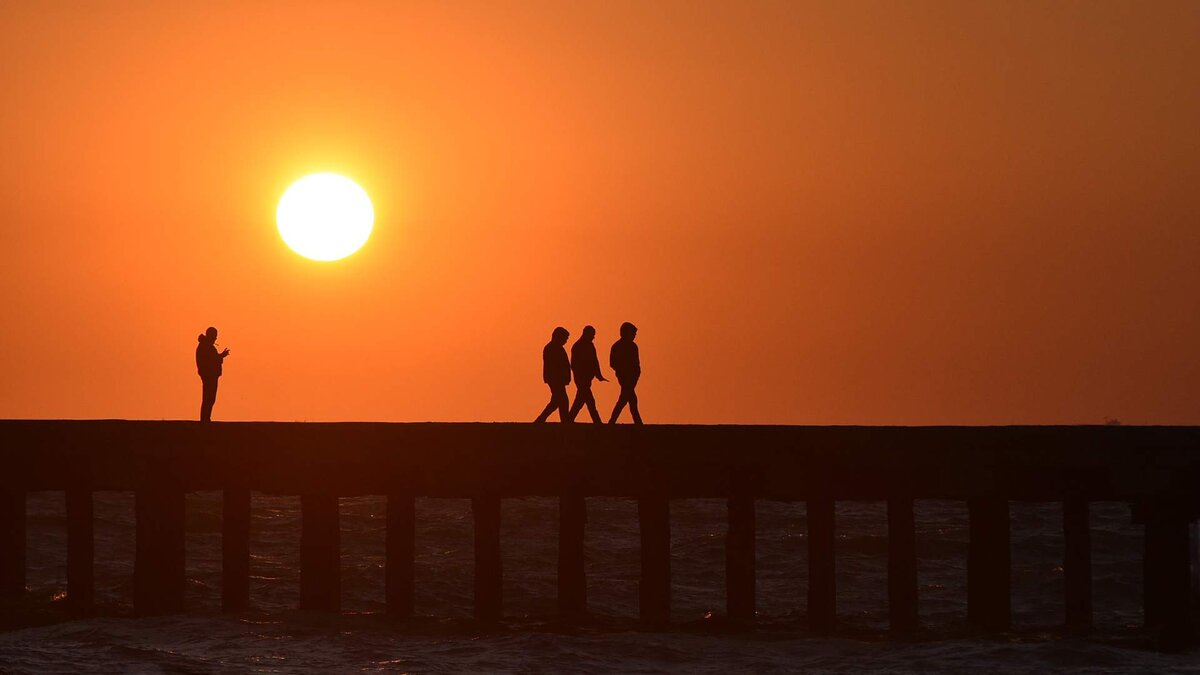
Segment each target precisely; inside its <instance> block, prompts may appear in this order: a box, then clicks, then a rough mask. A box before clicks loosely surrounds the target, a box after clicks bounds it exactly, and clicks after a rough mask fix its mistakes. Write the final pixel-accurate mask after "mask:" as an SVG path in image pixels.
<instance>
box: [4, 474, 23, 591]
mask: <svg viewBox="0 0 1200 675" xmlns="http://www.w3.org/2000/svg"><path fill="white" fill-rule="evenodd" d="M24 592H25V491H24V490H18V489H16V488H13V487H10V486H0V597H6V598H11V597H16V596H19V595H21V594H22V593H24Z"/></svg>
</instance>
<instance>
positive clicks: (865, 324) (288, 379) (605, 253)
mask: <svg viewBox="0 0 1200 675" xmlns="http://www.w3.org/2000/svg"><path fill="white" fill-rule="evenodd" d="M245 4H253V5H254V7H253V8H250V9H247V8H246V7H244V6H242V5H245ZM446 5H449V6H446ZM0 62H2V63H3V64H4V67H3V69H0V96H2V100H3V106H0V243H2V244H3V252H4V261H3V265H0V283H2V284H3V289H4V300H3V311H2V312H0V328H3V336H4V341H3V350H2V351H0V354H2V355H0V371H2V372H3V379H2V382H3V384H2V385H0V417H81V418H89V417H128V418H190V417H194V416H195V415H196V414H197V407H198V404H199V396H200V382H199V379H198V378H197V376H196V373H195V366H194V363H193V350H194V348H195V344H196V335H197V334H198V333H199V332H200V331H202V330H203V329H204V328H205V327H206V326H208V325H210V324H213V325H216V326H217V327H218V328H220V329H221V339H220V341H219V342H220V344H221V345H222V346H229V347H230V348H231V349H232V352H233V354H232V356H231V357H230V360H229V361H228V362H227V365H226V376H225V377H224V378H223V379H222V382H221V392H220V398H219V399H218V402H217V407H216V412H215V415H214V416H215V417H216V418H217V419H272V420H294V419H299V420H341V419H355V420H370V419H378V420H526V419H532V418H533V416H534V415H536V414H537V412H538V411H540V410H541V408H542V406H543V404H544V403H545V399H546V398H547V394H546V390H545V388H544V385H542V383H541V365H540V354H541V348H542V345H543V344H544V343H545V342H546V340H547V339H548V337H549V334H550V331H551V329H552V328H553V327H554V326H555V325H558V324H562V325H564V326H566V327H567V328H568V329H569V330H570V331H571V332H572V340H574V338H575V336H577V335H578V333H579V331H580V328H582V326H583V325H584V324H585V323H592V324H594V325H596V327H597V328H598V329H599V337H598V339H597V343H598V344H599V345H600V351H601V353H602V359H604V360H606V358H605V357H606V356H607V350H608V345H609V344H610V343H611V342H612V340H614V339H615V338H616V332H617V327H618V326H619V324H620V323H621V322H622V321H625V320H630V321H633V322H634V323H636V324H638V326H639V327H640V329H641V330H640V333H639V342H640V343H641V345H642V347H641V349H642V359H643V368H644V376H643V379H642V384H641V386H640V387H639V394H640V398H641V407H642V413H643V415H644V416H645V417H646V419H647V421H649V422H763V423H766V422H771V423H803V424H809V423H812V424H843V423H867V424H884V423H900V424H926V423H961V424H977V423H1055V422H1101V421H1103V419H1104V418H1105V417H1106V416H1109V417H1118V418H1120V419H1121V420H1122V421H1124V422H1126V423H1200V313H1198V312H1197V303H1198V302H1200V123H1198V122H1200V86H1198V85H1197V73H1200V4H1198V3H1196V2H1192V1H1190V0H1189V1H1184V2H1168V1H1166V0H1163V1H1161V2H1150V3H1140V2H1128V3H1108V2H1079V3H1068V2H1055V3H1044V2H1029V3H1019V2H995V3H984V2H970V3H960V2H945V3H923V2H911V3H879V4H877V5H876V4H873V3H842V2H829V3H821V4H807V3H801V2H779V3H763V4H752V3H740V2H729V3H696V2H681V3H678V4H671V3H666V2H653V3H642V2H636V3H612V2H602V3H595V4H590V5H584V4H582V3H564V2H546V3H520V4H503V3H492V2H487V3H479V4H478V6H475V7H470V8H468V7H467V6H466V5H465V4H462V3H428V4H413V5H403V4H401V3H395V2H378V3H358V4H356V5H355V6H354V7H353V8H348V7H346V6H343V3H331V4H329V5H327V6H321V5H319V4H311V5H304V4H301V3H294V2H287V3H284V2H280V3H233V2H229V3H225V2H196V3H193V4H191V5H185V4H184V3H161V2H148V3H144V4H137V3H131V2H120V3H114V4H112V5H111V6H108V7H102V6H101V3H71V4H66V3H64V4H61V5H59V4H58V3H42V2H37V3H34V2H28V3H5V4H4V5H2V6H0ZM315 171H335V172H340V173H343V174H345V175H348V176H350V177H352V178H354V179H355V180H357V181H358V182H359V183H360V184H361V185H362V186H363V187H364V188H366V190H367V191H368V192H369V193H370V195H371V197H372V199H373V200H374V203H375V209H376V227H375V233H374V235H373V237H372V239H371V240H370V242H368V244H367V245H366V247H364V248H363V249H362V250H361V251H360V252H359V253H357V254H355V255H354V256H352V257H350V258H347V259H345V260H343V261H341V262H335V263H315V262H311V261H308V260H306V259H303V258H300V257H299V256H297V255H295V254H293V253H292V252H290V251H289V250H288V249H287V248H286V247H285V246H284V244H283V243H282V241H281V240H280V238H279V236H278V234H277V232H276V229H275V222H274V209H275V205H276V202H277V200H278V198H279V196H280V195H281V194H282V192H283V190H284V189H285V188H286V187H287V185H288V184H289V183H291V182H292V181H293V180H295V179H297V178H299V177H301V176H303V175H305V174H306V173H311V172H315ZM596 392H597V398H598V399H599V403H600V407H601V409H602V410H603V411H605V413H606V412H607V410H608V409H609V408H610V407H611V405H612V403H613V401H614V399H615V397H616V393H617V390H616V386H615V383H614V384H600V385H597V389H596Z"/></svg>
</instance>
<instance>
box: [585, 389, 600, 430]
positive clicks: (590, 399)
mask: <svg viewBox="0 0 1200 675" xmlns="http://www.w3.org/2000/svg"><path fill="white" fill-rule="evenodd" d="M585 403H586V404H587V409H588V413H589V414H591V416H592V424H600V411H599V410H596V395H595V394H593V393H592V390H591V389H588V396H587V401H585Z"/></svg>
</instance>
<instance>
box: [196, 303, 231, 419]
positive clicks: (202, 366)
mask: <svg viewBox="0 0 1200 675" xmlns="http://www.w3.org/2000/svg"><path fill="white" fill-rule="evenodd" d="M196 341H197V342H199V343H200V344H198V345H196V372H198V373H200V381H201V382H202V383H203V387H202V392H203V393H202V394H201V398H200V421H201V422H211V421H212V409H213V404H214V403H216V402H217V380H218V379H220V377H221V364H223V363H224V362H225V357H226V356H229V348H228V347H227V348H226V349H225V351H223V352H219V353H218V352H217V329H216V328H213V327H212V326H209V327H208V330H206V331H204V333H203V334H202V335H200V336H199V337H198V338H196Z"/></svg>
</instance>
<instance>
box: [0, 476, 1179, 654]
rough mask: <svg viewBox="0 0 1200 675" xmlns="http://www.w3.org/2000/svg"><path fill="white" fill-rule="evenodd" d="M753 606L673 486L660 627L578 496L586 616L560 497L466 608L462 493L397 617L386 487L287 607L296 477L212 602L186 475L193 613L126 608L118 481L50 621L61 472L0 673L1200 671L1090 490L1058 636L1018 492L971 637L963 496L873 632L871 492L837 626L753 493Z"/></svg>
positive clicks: (424, 502) (629, 511) (1136, 548)
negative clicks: (1071, 625)
mask: <svg viewBox="0 0 1200 675" xmlns="http://www.w3.org/2000/svg"><path fill="white" fill-rule="evenodd" d="M757 506H758V512H757V514H758V523H757V526H758V541H757V549H758V597H757V601H758V609H759V626H758V627H757V628H755V629H754V630H751V631H749V632H743V633H730V632H728V631H726V630H725V625H724V622H723V621H722V615H723V614H724V605H725V598H724V549H723V546H724V536H725V519H726V510H725V502H724V501H723V500H675V501H673V502H672V503H671V526H672V561H671V562H672V580H673V589H672V616H673V621H674V625H673V627H672V628H671V630H669V631H665V632H646V631H643V630H640V629H639V628H638V625H637V622H636V616H637V577H638V530H637V506H636V503H635V502H633V501H631V500H622V499H600V498H593V499H589V500H588V530H587V544H586V545H587V556H588V566H587V572H588V599H589V608H590V609H591V611H592V613H593V614H594V615H595V618H594V619H593V620H592V621H590V622H588V623H586V624H585V625H582V626H575V627H572V626H565V625H562V624H560V623H558V622H557V621H556V620H555V603H556V600H555V592H556V581H555V567H556V546H557V520H558V506H557V501H556V500H553V499H542V498H530V499H506V500H504V502H503V512H502V517H503V525H502V532H501V541H502V546H503V552H504V574H505V577H504V603H505V613H506V619H505V621H504V622H503V624H501V625H500V626H498V627H492V628H487V629H485V628H481V627H480V626H478V625H477V624H475V623H474V622H473V621H472V620H471V618H470V617H471V613H472V568H473V558H472V555H473V554H472V532H471V528H472V523H471V513H470V502H469V501H468V500H456V499H419V500H417V539H416V594H417V595H416V604H417V614H418V617H417V618H415V619H413V620H411V621H408V622H403V623H397V622H394V621H391V620H388V619H387V618H386V617H385V616H384V615H383V612H384V605H383V598H384V570H383V564H384V559H383V552H384V527H385V522H384V501H383V499H382V498H379V497H359V498H343V499H342V500H341V514H342V524H341V527H342V605H343V611H342V613H341V614H340V615H328V614H322V613H315V612H301V611H298V610H296V609H295V607H296V605H297V603H298V601H299V534H300V521H299V498H297V497H285V496H273V495H263V494H257V493H256V494H255V495H254V502H253V513H252V523H251V528H252V529H251V556H252V560H251V574H252V579H251V603H252V605H253V610H252V611H250V612H247V613H245V614H242V615H234V616H227V615H222V614H221V613H220V553H221V549H220V544H221V541H220V529H221V528H220V525H221V520H220V519H221V496H220V493H216V492H212V493H207V492H206V493H197V494H192V495H189V496H188V501H187V509H188V511H187V512H188V539H187V555H188V562H187V565H188V589H187V599H188V604H189V608H190V609H189V612H188V613H187V614H185V615H181V616H171V617H157V618H132V617H131V616H130V611H131V606H130V605H131V602H132V596H133V583H132V573H133V554H134V521H133V495H132V493H97V495H96V501H95V514H96V584H97V588H96V594H97V598H96V599H97V602H98V603H99V612H98V614H99V615H98V616H96V617H95V618H89V619H84V620H66V619H65V616H63V614H62V612H60V611H59V609H58V608H59V607H60V606H61V604H62V596H63V595H64V593H65V590H66V568H65V563H66V531H65V507H64V504H63V495H62V493H53V492H47V493H34V494H30V495H29V498H28V512H29V532H28V541H29V550H28V568H29V573H28V584H29V594H28V597H27V598H25V599H24V600H23V603H24V605H26V606H27V607H28V608H29V610H30V612H29V613H30V614H31V616H33V617H34V618H33V619H31V620H30V621H28V622H26V623H27V624H32V623H44V625H27V626H26V627H15V628H10V629H9V630H6V631H4V632H0V672H4V673H75V672H112V673H119V672H130V673H226V672H228V673H241V672H262V673H291V672H330V673H341V672H346V673H352V672H462V671H486V672H563V671H565V672H597V673H599V672H612V671H621V672H729V671H734V672H793V671H797V670H806V671H815V672H894V673H906V672H946V673H959V672H965V671H970V670H980V669H986V670H989V671H992V672H1016V673H1020V672H1028V673H1044V672H1054V671H1066V670H1079V669H1082V670H1086V671H1089V672H1110V673H1118V672H1122V673H1123V672H1189V671H1194V672H1200V652H1197V651H1192V652H1190V653H1182V654H1160V653H1157V652H1155V651H1153V649H1152V641H1151V639H1150V638H1149V636H1148V635H1147V634H1145V633H1144V632H1143V631H1142V630H1141V628H1140V624H1141V557H1140V552H1141V549H1142V533H1141V527H1140V526H1137V525H1133V524H1131V522H1130V517H1129V510H1128V508H1127V507H1126V506H1125V505H1123V504H1107V503H1105V504H1094V505H1093V508H1092V527H1093V533H1092V545H1093V575H1094V603H1095V610H1096V623H1097V630H1096V631H1095V633H1094V634H1093V635H1091V636H1089V637H1086V638H1078V637H1066V636H1064V635H1062V633H1061V631H1060V629H1059V626H1060V624H1061V623H1062V616H1063V600H1062V593H1063V590H1062V584H1063V577H1062V567H1061V565H1062V555H1061V551H1062V528H1061V522H1062V521H1061V517H1062V516H1061V510H1060V508H1059V506H1058V505H1057V504H1024V503H1013V504H1012V545H1013V546H1012V557H1013V630H1012V631H1011V632H1010V633H1007V634H1003V635H993V636H985V637H981V636H978V635H975V634H974V633H972V632H971V631H970V630H969V629H968V627H967V626H966V601H965V598H966V555H967V530H966V506H965V504H963V503H962V502H953V501H919V502H917V507H916V520H917V550H918V556H919V584H920V613H921V620H922V623H923V629H922V630H921V631H920V632H919V633H918V634H916V635H915V636H912V637H911V638H908V639H905V640H896V639H892V638H889V637H888V635H887V631H886V629H887V596H886V558H885V555H886V509H885V505H884V504H883V503H870V502H868V503H859V502H839V503H838V505H837V584H838V616H839V621H840V627H839V629H838V631H837V632H836V633H835V635H834V636H832V637H817V636H814V635H812V634H810V633H808V632H807V631H806V630H805V629H804V625H805V617H804V614H805V597H806V585H807V559H806V550H805V549H806V545H805V539H804V537H805V532H806V529H807V528H806V522H805V509H804V504H803V503H802V502H800V503H781V502H766V501H759V502H758V503H757Z"/></svg>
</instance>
